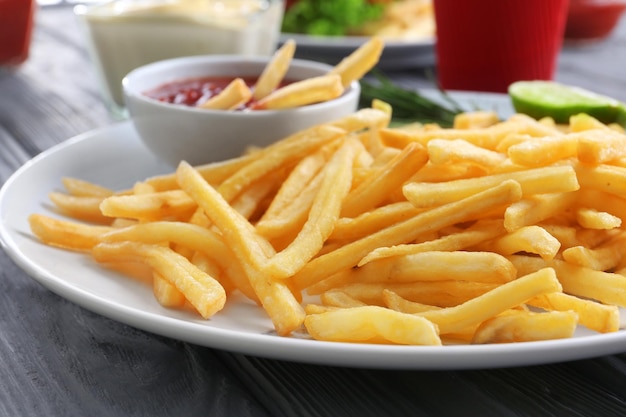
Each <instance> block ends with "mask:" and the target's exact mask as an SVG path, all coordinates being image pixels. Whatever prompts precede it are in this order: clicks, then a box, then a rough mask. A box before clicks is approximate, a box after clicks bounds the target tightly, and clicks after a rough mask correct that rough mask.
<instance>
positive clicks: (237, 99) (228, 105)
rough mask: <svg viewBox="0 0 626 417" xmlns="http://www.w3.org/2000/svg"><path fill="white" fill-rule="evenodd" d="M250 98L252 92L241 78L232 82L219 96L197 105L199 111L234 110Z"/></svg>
mask: <svg viewBox="0 0 626 417" xmlns="http://www.w3.org/2000/svg"><path fill="white" fill-rule="evenodd" d="M251 98H252V91H250V88H249V87H248V85H247V84H246V82H245V81H244V80H243V79H242V78H235V79H234V80H232V81H231V82H230V83H229V84H228V85H227V86H226V87H225V88H224V89H223V90H222V91H220V93H219V94H216V95H215V96H213V97H211V98H210V99H208V100H207V101H205V102H203V103H200V104H199V105H198V107H199V108H201V109H211V110H234V109H236V108H238V107H240V106H243V105H244V104H246V103H247V102H248V101H250V99H251Z"/></svg>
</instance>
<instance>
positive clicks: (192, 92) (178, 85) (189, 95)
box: [144, 77, 289, 110]
mask: <svg viewBox="0 0 626 417" xmlns="http://www.w3.org/2000/svg"><path fill="white" fill-rule="evenodd" d="M240 78H241V79H243V80H244V81H245V83H246V85H247V86H248V87H249V88H250V89H254V85H255V83H256V81H257V78H256V77H240ZM232 80H233V78H232V77H200V78H187V79H183V80H176V81H172V82H169V83H166V84H163V85H160V86H158V87H156V88H155V89H153V90H149V91H146V92H144V94H145V95H146V96H148V97H150V98H152V99H155V100H158V101H162V102H164V103H170V104H180V105H184V106H189V107H197V106H199V105H200V104H202V103H204V102H205V101H207V100H208V99H210V98H211V97H213V96H215V95H217V94H219V93H220V92H221V91H222V90H224V88H226V86H227V85H228V84H229V83H230V82H231V81H232ZM287 84H289V82H288V81H285V82H283V83H281V85H280V86H279V87H282V86H283V85H287ZM254 104H255V101H254V100H250V101H248V102H247V103H246V104H245V105H243V106H241V107H240V108H238V109H237V110H244V109H253V108H254Z"/></svg>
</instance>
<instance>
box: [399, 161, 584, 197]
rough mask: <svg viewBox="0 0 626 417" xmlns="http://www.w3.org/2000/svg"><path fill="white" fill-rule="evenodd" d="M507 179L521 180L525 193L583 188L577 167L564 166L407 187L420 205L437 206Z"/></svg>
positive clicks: (407, 194)
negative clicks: (579, 181)
mask: <svg viewBox="0 0 626 417" xmlns="http://www.w3.org/2000/svg"><path fill="white" fill-rule="evenodd" d="M506 180H514V181H517V182H518V183H519V184H520V185H521V187H522V192H523V195H524V196H528V195H533V194H545V193H563V192H569V191H576V190H578V189H579V188H580V186H579V184H578V180H577V177H576V172H575V171H574V169H573V168H572V167H571V166H567V165H564V166H554V167H542V168H535V169H528V170H524V171H517V172H510V173H505V174H496V175H487V176H484V177H480V178H468V179H460V180H455V181H447V182H441V183H419V182H410V183H408V184H406V185H405V186H404V194H405V196H406V197H407V199H408V200H409V201H410V202H411V203H413V204H414V205H415V206H416V207H434V206H439V205H442V204H446V203H449V202H451V201H457V200H460V199H462V198H465V197H467V196H470V195H473V194H476V193H478V192H481V191H483V190H486V189H488V188H491V187H494V186H496V185H497V184H500V183H502V182H503V181H506Z"/></svg>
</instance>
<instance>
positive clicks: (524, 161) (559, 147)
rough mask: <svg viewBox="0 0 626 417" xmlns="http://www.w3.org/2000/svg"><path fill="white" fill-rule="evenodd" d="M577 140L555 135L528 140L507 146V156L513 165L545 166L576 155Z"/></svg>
mask: <svg viewBox="0 0 626 417" xmlns="http://www.w3.org/2000/svg"><path fill="white" fill-rule="evenodd" d="M577 152H578V139H577V138H576V137H575V136H573V135H555V136H545V137H542V138H532V137H528V140H525V141H523V142H520V143H517V144H515V145H512V146H509V148H508V149H507V155H508V157H509V158H510V159H511V161H512V162H513V163H515V164H519V165H524V166H531V167H536V166H547V165H551V164H553V163H555V162H557V161H560V160H563V159H567V158H571V157H574V156H576V155H577Z"/></svg>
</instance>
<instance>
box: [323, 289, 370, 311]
mask: <svg viewBox="0 0 626 417" xmlns="http://www.w3.org/2000/svg"><path fill="white" fill-rule="evenodd" d="M320 301H321V302H322V304H323V305H325V306H333V307H338V308H351V307H362V306H365V305H367V304H365V303H364V302H363V301H360V300H357V299H356V298H354V297H351V296H350V295H348V294H346V293H345V292H343V291H333V290H331V291H326V292H325V293H322V295H321V296H320Z"/></svg>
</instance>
